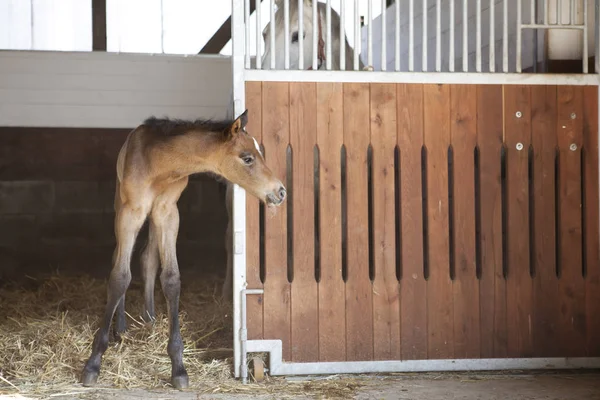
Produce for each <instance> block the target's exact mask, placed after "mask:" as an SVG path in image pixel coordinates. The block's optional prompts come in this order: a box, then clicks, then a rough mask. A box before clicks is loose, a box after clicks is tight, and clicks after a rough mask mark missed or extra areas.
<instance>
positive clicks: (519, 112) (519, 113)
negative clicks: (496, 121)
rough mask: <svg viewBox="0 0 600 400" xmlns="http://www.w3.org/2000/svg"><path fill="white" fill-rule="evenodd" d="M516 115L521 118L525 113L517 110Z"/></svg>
mask: <svg viewBox="0 0 600 400" xmlns="http://www.w3.org/2000/svg"><path fill="white" fill-rule="evenodd" d="M515 115H516V116H517V118H521V117H522V116H523V114H521V111H517V113H516V114H515Z"/></svg>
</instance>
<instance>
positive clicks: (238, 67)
mask: <svg viewBox="0 0 600 400" xmlns="http://www.w3.org/2000/svg"><path fill="white" fill-rule="evenodd" d="M258 7H260V4H258ZM245 33H246V32H245V28H244V0H231V40H232V57H231V67H232V68H231V69H232V72H233V73H232V75H233V113H234V117H236V118H237V117H238V116H239V115H240V114H241V113H242V112H244V110H245V107H246V99H245V97H246V93H245V80H244V43H245V42H246V35H245ZM272 50H274V49H272ZM257 58H258V55H257ZM232 197H233V199H232V201H233V216H232V217H233V224H232V227H233V229H232V231H233V232H232V234H233V238H232V240H233V255H232V257H233V356H234V357H233V358H234V369H235V376H236V378H237V377H239V376H240V298H241V294H242V287H243V285H244V283H245V282H246V246H245V245H246V192H245V191H244V189H242V188H241V187H239V186H238V185H233V196H232ZM244 367H245V366H244Z"/></svg>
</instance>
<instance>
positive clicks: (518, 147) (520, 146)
mask: <svg viewBox="0 0 600 400" xmlns="http://www.w3.org/2000/svg"><path fill="white" fill-rule="evenodd" d="M517 150H519V151H521V150H523V143H517Z"/></svg>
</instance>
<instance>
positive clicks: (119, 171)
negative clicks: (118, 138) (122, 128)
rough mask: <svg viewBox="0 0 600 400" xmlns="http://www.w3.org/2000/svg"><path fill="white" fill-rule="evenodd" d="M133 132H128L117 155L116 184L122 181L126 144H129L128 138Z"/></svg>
mask: <svg viewBox="0 0 600 400" xmlns="http://www.w3.org/2000/svg"><path fill="white" fill-rule="evenodd" d="M135 131H136V130H135V129H134V130H132V131H131V132H129V134H128V135H127V138H126V139H125V143H123V145H122V146H121V150H119V155H118V157H117V183H120V182H122V181H123V174H124V171H125V153H126V152H127V144H128V143H129V138H130V137H131V135H132V134H133V132H135Z"/></svg>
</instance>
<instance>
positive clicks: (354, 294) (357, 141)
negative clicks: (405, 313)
mask: <svg viewBox="0 0 600 400" xmlns="http://www.w3.org/2000/svg"><path fill="white" fill-rule="evenodd" d="M369 110H370V106H369V84H368V83H344V144H345V145H346V157H347V164H346V166H347V168H346V171H347V175H346V176H347V186H346V187H347V194H348V195H347V209H348V214H347V215H348V221H349V222H348V228H347V229H348V233H347V249H348V250H347V269H348V272H347V280H346V358H347V360H348V361H367V360H372V359H373V317H372V315H373V303H372V286H371V281H370V279H369V248H368V243H369V235H368V231H369V230H368V226H369V214H368V187H367V150H368V146H369V128H370V126H369V125H370V124H369V122H370V121H369Z"/></svg>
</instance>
